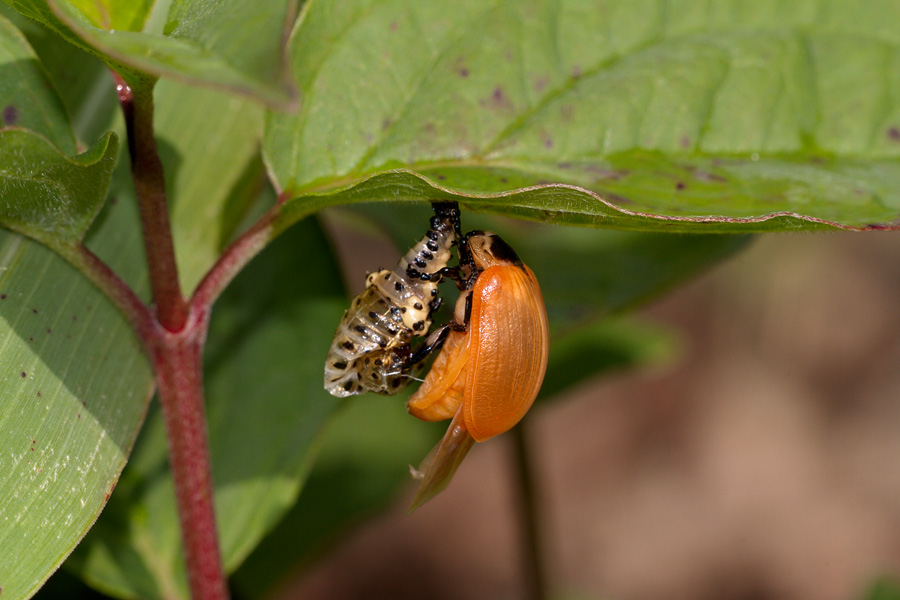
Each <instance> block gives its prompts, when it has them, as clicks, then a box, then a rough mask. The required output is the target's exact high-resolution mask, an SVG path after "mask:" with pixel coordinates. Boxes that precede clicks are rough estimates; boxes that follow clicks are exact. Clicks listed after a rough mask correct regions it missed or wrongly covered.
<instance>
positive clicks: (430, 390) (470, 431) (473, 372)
mask: <svg viewBox="0 0 900 600" xmlns="http://www.w3.org/2000/svg"><path fill="white" fill-rule="evenodd" d="M460 269H461V271H462V274H463V275H464V276H465V277H464V279H462V280H461V283H462V287H463V292H462V294H461V295H460V298H459V300H458V301H457V303H456V309H455V315H454V321H453V323H451V324H449V325H447V326H446V327H447V329H448V330H449V334H448V337H447V340H446V341H445V343H444V346H443V350H442V351H441V353H440V354H439V355H438V357H437V359H436V360H435V362H434V364H433V365H432V367H431V370H430V371H429V372H428V375H427V376H426V378H425V382H424V383H423V384H422V386H421V387H420V388H419V389H418V390H417V391H416V393H415V394H414V395H413V397H412V398H410V400H409V403H408V408H409V412H410V413H411V414H412V415H413V416H416V417H418V418H420V419H423V420H425V421H440V420H444V419H452V421H451V422H450V427H449V428H448V429H447V433H446V434H445V435H444V437H443V438H442V439H441V441H440V442H439V443H438V445H437V446H435V448H434V449H433V450H432V451H431V452H430V453H429V455H428V456H427V457H426V458H425V461H424V462H423V463H422V465H421V466H420V468H419V469H418V470H415V471H414V472H413V475H414V476H415V477H417V478H418V479H420V484H419V489H418V491H417V493H416V496H415V498H414V500H413V503H412V507H411V510H412V509H415V508H416V507H418V506H420V505H421V504H423V503H424V502H426V501H427V500H429V499H430V498H432V497H433V496H434V495H435V494H437V493H438V492H440V491H441V490H443V489H444V488H445V487H446V485H447V483H449V481H450V478H451V477H452V476H453V473H454V472H455V471H456V468H457V467H458V466H459V464H460V462H462V459H463V458H464V457H465V455H466V453H467V452H468V451H469V450H470V449H471V447H472V446H473V445H474V443H475V442H483V441H485V440H487V439H489V438H491V437H494V436H495V435H499V434H501V433H503V432H505V431H508V430H509V429H511V428H512V427H513V426H514V425H516V424H517V423H518V422H519V421H520V420H521V419H522V417H524V416H525V413H526V412H528V409H529V408H531V405H532V403H533V402H534V399H535V398H536V397H537V394H538V391H539V390H540V387H541V383H542V382H543V380H544V374H545V372H546V370H547V359H548V356H549V338H550V335H549V326H548V320H547V311H546V308H545V307H544V299H543V296H542V295H541V290H540V287H539V286H538V282H537V278H536V277H535V275H534V273H533V272H532V270H531V269H530V268H528V267H527V266H526V265H525V264H523V263H522V261H521V260H520V259H519V257H518V255H517V254H516V252H515V251H514V250H513V249H512V248H511V247H510V246H509V245H508V244H507V243H506V242H504V241H503V239H501V238H500V236H498V235H497V234H495V233H491V232H486V231H473V232H471V233H469V234H467V235H466V237H465V238H464V239H463V240H462V241H461V242H460Z"/></svg>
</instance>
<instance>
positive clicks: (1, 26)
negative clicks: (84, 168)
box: [0, 16, 75, 154]
mask: <svg viewBox="0 0 900 600" xmlns="http://www.w3.org/2000/svg"><path fill="white" fill-rule="evenodd" d="M0 126H2V127H10V126H15V127H21V128H24V129H30V130H31V131H34V132H36V133H39V134H41V135H43V136H44V137H46V138H47V139H48V140H50V141H52V142H53V143H54V144H55V145H56V146H57V147H59V148H61V149H62V150H63V151H64V152H67V153H70V154H74V153H75V136H74V135H73V133H72V127H71V125H70V124H69V118H68V116H67V115H66V110H65V107H64V106H63V103H62V101H61V100H60V98H59V96H58V95H57V94H56V92H55V91H54V89H53V86H52V85H51V84H50V82H49V81H48V79H47V74H46V72H45V71H44V69H43V68H42V66H41V64H40V62H39V60H38V57H37V55H36V54H35V53H34V50H32V49H31V47H30V46H29V45H28V42H27V41H26V40H25V37H24V36H23V35H22V34H21V33H20V32H19V31H18V30H17V29H16V28H15V26H14V25H13V24H12V23H10V22H9V21H8V20H6V19H5V18H3V17H2V16H0Z"/></svg>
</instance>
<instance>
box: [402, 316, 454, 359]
mask: <svg viewBox="0 0 900 600" xmlns="http://www.w3.org/2000/svg"><path fill="white" fill-rule="evenodd" d="M448 335H450V325H449V324H448V325H442V326H440V327H438V328H437V329H435V330H434V331H433V332H431V334H430V335H429V336H428V337H427V338H425V341H424V342H422V344H421V345H420V346H419V347H418V348H416V349H415V351H414V352H413V353H412V354H411V355H409V356H408V357H407V358H405V359H404V369H410V368H412V367H414V366H415V365H417V364H419V363H420V362H422V361H423V360H425V359H426V358H428V356H429V355H430V354H431V353H432V352H434V351H435V350H440V348H441V346H443V345H444V342H446V341H447V336H448Z"/></svg>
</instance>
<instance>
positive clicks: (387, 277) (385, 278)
mask: <svg viewBox="0 0 900 600" xmlns="http://www.w3.org/2000/svg"><path fill="white" fill-rule="evenodd" d="M390 278H391V274H390V273H385V275H384V280H385V281H388V280H389V279H390Z"/></svg>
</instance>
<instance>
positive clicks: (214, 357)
mask: <svg viewBox="0 0 900 600" xmlns="http://www.w3.org/2000/svg"><path fill="white" fill-rule="evenodd" d="M286 273H287V274H288V275H286ZM345 305H346V298H345V297H344V294H343V292H342V290H341V286H340V283H339V280H338V277H337V268H336V266H335V265H334V263H333V262H332V260H331V258H330V254H329V251H328V246H327V243H326V242H325V240H324V238H323V236H322V234H321V232H320V231H319V229H318V227H317V226H316V224H315V222H314V221H312V220H308V221H306V222H304V223H302V224H300V225H298V226H297V227H296V228H295V229H292V230H291V232H290V233H288V234H286V235H285V236H283V237H282V238H281V239H279V240H278V241H277V242H275V243H274V244H272V246H271V247H270V248H268V249H267V250H266V252H264V253H263V254H262V255H261V256H260V257H259V258H257V259H256V261H255V262H254V263H253V267H252V268H251V269H248V270H247V271H245V272H244V273H242V275H241V276H239V277H238V279H236V280H235V282H234V283H233V284H232V286H230V287H229V288H228V290H227V291H226V293H225V294H224V295H223V296H222V298H221V299H220V300H219V301H218V302H217V304H216V310H215V313H214V315H213V321H212V326H211V329H210V335H209V345H208V351H207V368H206V372H205V380H206V382H207V396H208V407H209V408H208V415H209V434H210V444H211V450H212V457H213V470H214V473H213V477H214V480H215V485H216V516H217V518H218V523H219V531H220V536H221V544H222V551H223V556H224V560H225V563H226V568H227V569H228V570H233V569H235V568H236V567H237V566H238V564H240V562H241V561H242V560H243V559H244V558H245V557H246V555H247V554H248V553H249V552H250V551H251V550H252V548H253V547H254V546H255V545H256V544H257V543H258V542H259V540H260V539H261V538H262V536H263V535H264V534H265V533H266V532H267V531H268V530H269V529H271V528H272V527H273V526H274V524H275V523H276V522H277V521H278V520H279V519H280V518H281V517H282V516H283V515H284V513H285V512H286V511H287V510H288V509H289V508H290V507H291V505H292V504H293V503H294V502H295V500H296V497H297V495H298V494H299V491H300V487H301V485H302V483H303V481H304V479H305V477H306V474H307V472H308V470H309V468H310V466H311V460H312V457H313V455H314V452H315V448H316V440H317V438H318V436H319V432H320V431H321V429H322V428H323V426H324V425H325V424H326V423H327V422H328V421H329V419H330V416H331V415H332V414H333V413H334V411H335V410H336V409H337V408H338V407H339V406H340V404H339V402H338V401H336V400H335V399H334V398H332V397H331V396H329V395H328V394H327V393H326V392H325V391H324V390H323V389H322V364H323V363H322V361H323V360H324V356H325V352H326V350H327V348H328V344H329V343H330V340H331V337H332V335H333V334H334V328H335V327H336V324H337V322H338V320H339V319H340V315H341V312H342V311H343V309H344V307H345ZM166 461H167V459H166V444H165V436H164V432H163V426H162V422H161V419H160V418H159V415H154V416H153V418H152V419H151V421H150V422H149V423H148V426H147V427H146V428H145V431H144V432H143V434H142V436H141V440H140V443H139V446H138V448H137V449H136V451H135V454H134V457H133V459H132V461H131V462H130V463H129V465H128V468H127V469H126V471H125V475H124V476H123V478H122V484H121V485H120V488H119V489H118V490H117V492H116V494H115V495H114V496H113V499H112V501H111V502H110V506H109V507H108V509H107V511H106V512H105V513H104V515H103V518H102V519H100V521H98V523H97V525H96V527H95V528H94V529H93V530H92V531H91V533H90V535H89V536H88V538H87V539H86V540H85V542H84V543H83V544H82V545H81V546H79V548H78V550H77V551H76V554H75V555H73V560H71V561H70V562H69V563H68V564H67V566H70V567H72V568H74V569H76V570H77V571H78V572H79V573H80V574H81V575H82V576H83V577H84V578H85V579H86V580H87V581H88V582H90V583H91V585H93V586H95V587H97V588H98V589H101V590H103V591H104V592H106V593H110V594H114V595H116V596H120V597H125V598H142V599H152V598H166V599H171V598H186V597H187V583H186V579H185V575H184V570H183V559H182V555H181V541H180V536H179V529H178V520H177V516H176V513H175V498H174V492H173V488H172V480H171V476H170V473H169V471H168V469H167V464H166Z"/></svg>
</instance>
